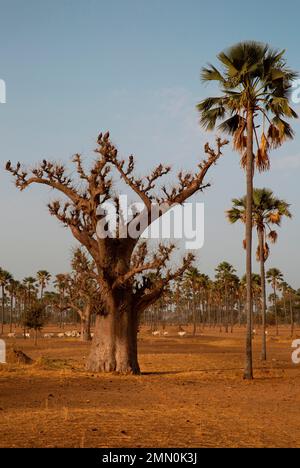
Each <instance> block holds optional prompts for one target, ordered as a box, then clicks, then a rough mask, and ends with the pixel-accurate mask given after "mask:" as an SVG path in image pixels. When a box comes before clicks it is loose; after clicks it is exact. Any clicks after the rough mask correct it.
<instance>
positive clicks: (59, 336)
mask: <svg viewBox="0 0 300 468" xmlns="http://www.w3.org/2000/svg"><path fill="white" fill-rule="evenodd" d="M64 337H65V334H64V333H58V334H57V338H64Z"/></svg>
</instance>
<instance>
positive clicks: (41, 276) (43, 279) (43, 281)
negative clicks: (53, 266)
mask: <svg viewBox="0 0 300 468" xmlns="http://www.w3.org/2000/svg"><path fill="white" fill-rule="evenodd" d="M36 277H37V280H38V283H39V285H40V288H41V289H40V298H41V299H43V296H44V290H45V288H46V286H47V284H48V283H49V281H50V279H51V275H50V273H49V272H48V271H46V270H40V271H38V272H37V274H36Z"/></svg>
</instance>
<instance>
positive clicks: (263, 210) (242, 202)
mask: <svg viewBox="0 0 300 468" xmlns="http://www.w3.org/2000/svg"><path fill="white" fill-rule="evenodd" d="M232 205H233V206H232V208H231V209H230V210H229V211H227V217H228V219H229V221H230V222H231V223H232V224H234V223H236V222H238V221H241V222H243V223H245V222H246V209H247V199H246V197H243V198H235V199H233V200H232ZM289 207H290V205H289V204H288V203H287V202H285V201H284V200H281V199H279V198H276V197H275V195H274V193H273V192H272V190H269V189H266V188H263V189H258V188H256V189H254V191H253V205H252V210H253V213H252V225H253V227H255V228H256V230H257V237H258V248H257V260H258V261H259V262H260V275H261V306H262V307H261V313H262V328H263V330H262V333H263V335H262V336H263V338H262V340H263V343H262V360H263V361H266V360H267V343H266V311H267V300H266V275H265V263H266V261H267V259H268V257H269V252H270V249H269V245H268V242H267V239H269V240H270V241H271V242H273V243H275V242H276V241H277V239H278V233H277V231H276V230H275V227H277V226H280V225H281V222H282V219H283V217H284V216H286V217H287V218H291V217H292V215H291V212H290V210H289Z"/></svg>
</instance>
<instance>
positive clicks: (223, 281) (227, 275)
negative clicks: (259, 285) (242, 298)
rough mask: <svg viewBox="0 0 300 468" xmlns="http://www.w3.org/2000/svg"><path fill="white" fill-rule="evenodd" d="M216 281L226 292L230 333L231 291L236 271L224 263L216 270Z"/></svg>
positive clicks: (226, 323) (226, 314) (226, 320)
mask: <svg viewBox="0 0 300 468" xmlns="http://www.w3.org/2000/svg"><path fill="white" fill-rule="evenodd" d="M215 271H216V280H217V281H218V282H219V284H220V286H221V287H222V289H223V292H224V302H225V332H226V333H228V325H229V289H230V286H231V284H232V281H233V276H235V275H234V273H235V271H236V270H235V269H234V268H233V266H232V265H230V263H228V262H222V263H220V265H218V266H217V268H216V270H215Z"/></svg>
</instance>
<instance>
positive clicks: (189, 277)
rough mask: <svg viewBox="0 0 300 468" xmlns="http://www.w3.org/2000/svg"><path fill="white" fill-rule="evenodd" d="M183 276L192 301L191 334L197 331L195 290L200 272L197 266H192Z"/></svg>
mask: <svg viewBox="0 0 300 468" xmlns="http://www.w3.org/2000/svg"><path fill="white" fill-rule="evenodd" d="M185 278H186V281H187V284H188V286H189V287H190V288H191V290H192V303H193V335H194V336H195V335H196V331H197V313H196V307H197V305H196V292H197V289H198V284H199V278H200V272H199V270H198V269H197V268H195V267H193V268H190V269H189V270H188V271H187V272H186V274H185Z"/></svg>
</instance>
